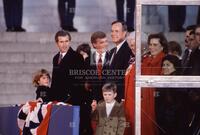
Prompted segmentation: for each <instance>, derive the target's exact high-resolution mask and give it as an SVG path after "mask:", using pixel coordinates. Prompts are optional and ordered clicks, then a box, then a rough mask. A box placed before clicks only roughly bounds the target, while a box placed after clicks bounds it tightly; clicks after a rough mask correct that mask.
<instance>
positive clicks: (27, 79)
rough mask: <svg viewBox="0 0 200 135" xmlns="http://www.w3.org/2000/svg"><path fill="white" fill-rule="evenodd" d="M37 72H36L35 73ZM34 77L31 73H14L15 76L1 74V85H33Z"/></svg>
mask: <svg viewBox="0 0 200 135" xmlns="http://www.w3.org/2000/svg"><path fill="white" fill-rule="evenodd" d="M33 72H35V71H33ZM32 76H33V74H29V73H23V74H21V73H13V74H6V73H0V84H1V83H5V84H6V83H7V84H8V85H9V84H10V83H13V84H15V83H23V84H27V83H31V82H32Z"/></svg>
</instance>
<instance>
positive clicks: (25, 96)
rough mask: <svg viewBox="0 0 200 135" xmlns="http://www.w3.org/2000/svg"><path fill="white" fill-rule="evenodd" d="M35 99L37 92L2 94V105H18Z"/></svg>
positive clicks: (0, 101)
mask: <svg viewBox="0 0 200 135" xmlns="http://www.w3.org/2000/svg"><path fill="white" fill-rule="evenodd" d="M32 100H35V93H20V94H1V95H0V105H16V104H24V103H26V102H27V101H32Z"/></svg>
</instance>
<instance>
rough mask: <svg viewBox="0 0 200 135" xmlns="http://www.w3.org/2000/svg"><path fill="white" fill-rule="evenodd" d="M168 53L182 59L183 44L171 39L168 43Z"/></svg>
mask: <svg viewBox="0 0 200 135" xmlns="http://www.w3.org/2000/svg"><path fill="white" fill-rule="evenodd" d="M168 54H170V55H174V56H176V57H178V58H179V59H180V60H181V55H182V48H181V45H180V44H179V43H178V42H176V41H169V43H168Z"/></svg>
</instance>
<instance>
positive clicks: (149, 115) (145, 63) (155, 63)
mask: <svg viewBox="0 0 200 135" xmlns="http://www.w3.org/2000/svg"><path fill="white" fill-rule="evenodd" d="M148 48H149V54H147V55H146V56H144V57H143V59H142V69H141V72H142V73H141V74H142V75H161V73H162V68H161V65H162V59H163V58H164V57H165V55H166V54H167V53H168V42H167V40H166V38H165V36H164V35H163V34H162V33H157V34H151V35H149V37H148ZM141 94H142V101H141V109H142V112H141V117H142V123H141V124H142V125H141V126H142V135H147V134H148V135H156V134H157V131H158V129H159V127H158V125H157V123H156V122H155V121H156V118H155V96H154V95H155V88H143V89H142V93H141Z"/></svg>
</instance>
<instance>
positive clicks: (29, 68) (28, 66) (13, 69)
mask: <svg viewBox="0 0 200 135" xmlns="http://www.w3.org/2000/svg"><path fill="white" fill-rule="evenodd" d="M0 67H1V68H0V73H5V74H16V73H18V74H26V73H28V74H33V73H34V72H36V71H37V70H40V69H42V68H44V69H47V70H48V71H49V72H50V73H51V70H52V62H49V63H37V64H35V63H34V64H32V63H6V64H5V63H0Z"/></svg>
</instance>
